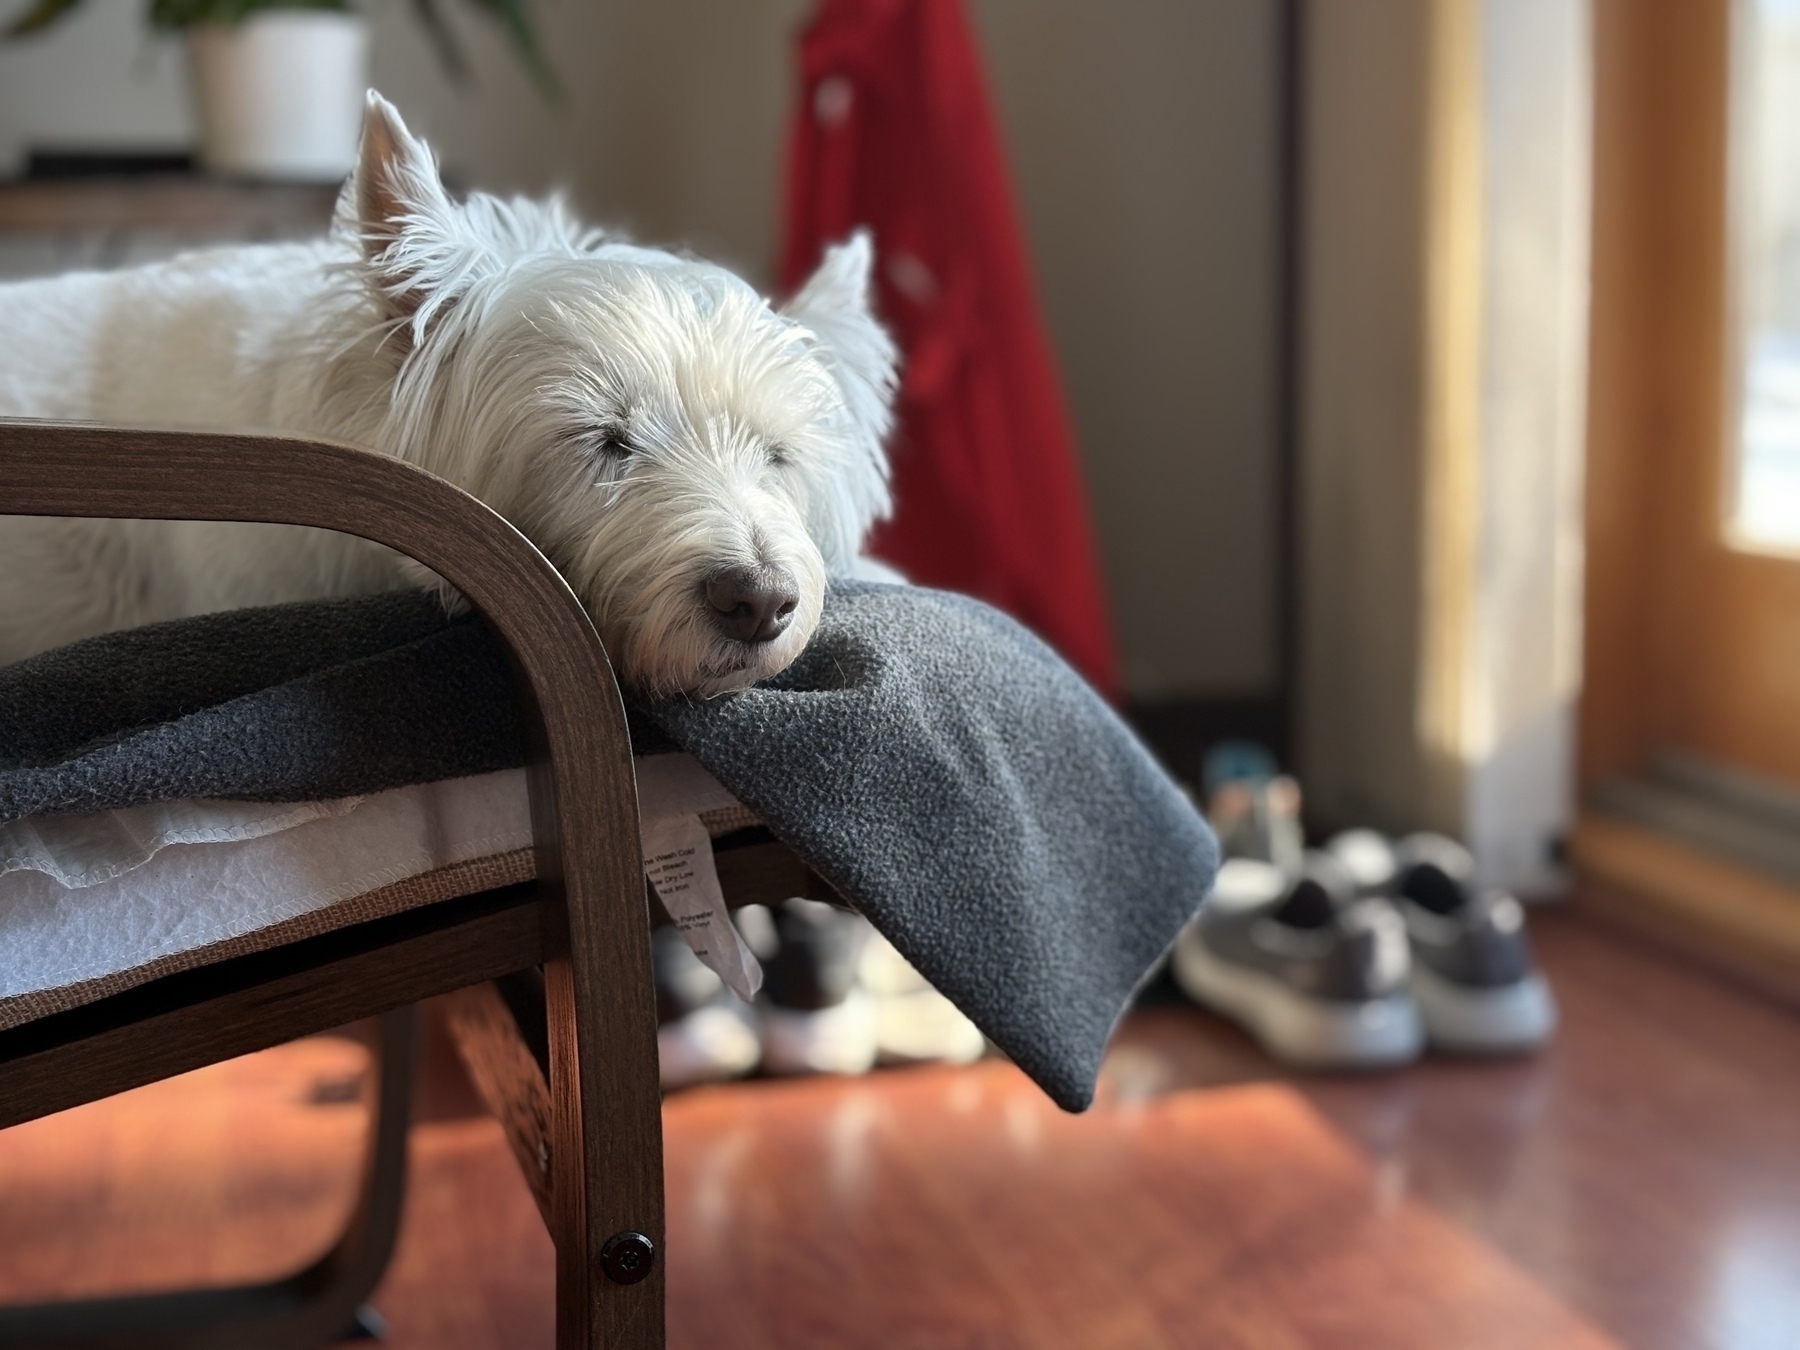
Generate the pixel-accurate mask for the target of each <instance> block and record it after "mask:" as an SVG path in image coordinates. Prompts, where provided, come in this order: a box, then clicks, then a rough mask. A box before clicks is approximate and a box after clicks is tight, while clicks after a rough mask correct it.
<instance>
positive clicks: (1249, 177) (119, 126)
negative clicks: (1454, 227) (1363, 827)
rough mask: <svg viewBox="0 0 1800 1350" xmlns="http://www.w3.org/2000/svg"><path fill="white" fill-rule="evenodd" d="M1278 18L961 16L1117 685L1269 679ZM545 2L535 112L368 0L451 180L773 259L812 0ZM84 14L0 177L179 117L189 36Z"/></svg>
mask: <svg viewBox="0 0 1800 1350" xmlns="http://www.w3.org/2000/svg"><path fill="white" fill-rule="evenodd" d="M446 8H447V9H449V10H450V11H452V13H456V12H457V11H458V6H456V5H455V4H451V5H448V6H446ZM1276 8H1277V6H1276V2H1275V0H1212V2H1211V3H1199V0H1117V2H1116V3H1107V4H1097V3H1093V0H972V4H971V10H972V13H973V16H974V18H975V21H976V24H977V28H978V33H979V36H980V38H981V40H982V42H983V46H984V49H985V53H986V57H987V61H988V65H989V69H990V71H991V73H992V77H993V83H994V89H995V94H996V98H997V100H998V103H999V105H1000V110H1001V116H1002V121H1003V128H1004V134H1005V136H1006V139H1007V141H1008V144H1009V148H1010V152H1011V157H1012V161H1013V164H1014V170H1015V174H1016V180H1017V185H1018V190H1019V195H1020V198H1021V204H1022V207H1023V210H1024V213H1025V216H1026V222H1027V229H1028V233H1029V236H1030V245H1031V249H1032V253H1033V256H1034V260H1035V264H1036V271H1037V275H1038V278H1039V281H1040V286H1041V294H1042V298H1043V303H1044V307H1045V311H1046V313H1047V316H1048V319H1049V323H1050V327H1051V332H1052V338H1053V341H1054V343H1055V346H1056V349H1057V351H1058V353H1059V355H1060V357H1061V359H1062V363H1063V370H1064V375H1065V378H1066V381H1067V385H1068V389H1069V394H1070V398H1071V403H1072V405H1073V409H1074V414H1075V419H1076V423H1077V428H1078V431H1079V434H1080V440H1081V446H1082V454H1083V459H1084V463H1085V468H1086V475H1087V479H1088V483H1089V487H1090V491H1091V495H1092V499H1093V504H1094V512H1095V517H1096V523H1097V526H1098V531H1099V535H1100V543H1101V551H1102V555H1103V560H1104V566H1105V569H1106V574H1107V581H1108V587H1109V592H1110V594H1111V597H1112V603H1113V608H1114V613H1115V617H1116V622H1117V627H1118V632H1119V638H1120V646H1121V650H1122V656H1123V659H1124V668H1125V671H1126V676H1127V680H1128V683H1129V685H1130V687H1131V689H1132V690H1133V692H1134V693H1136V694H1138V695H1139V696H1142V697H1146V698H1151V699H1167V698H1187V697H1203V696H1214V695H1253V694H1257V693H1262V692H1267V691H1269V690H1270V689H1271V687H1272V684H1273V681H1274V677H1275V670H1274V653H1273V627H1274V593H1273V584H1274V557H1273V546H1274V536H1273V526H1274V512H1275V508H1274V495H1273V494H1274V483H1273V478H1272V469H1273V453H1272V434H1273V431H1272V427H1273V421H1272V414H1273V403H1274V365H1273V341H1274V326H1273V319H1274V312H1273V303H1274V268H1275V255H1274V249H1275V242H1276V228H1275V226H1276V221H1275V201H1274V193H1275V179H1274V173H1275V163H1274V135H1275V111H1276V109H1275V98H1276V90H1275V86H1274V62H1275V41H1276V26H1275V25H1276ZM1324 8H1326V9H1330V8H1332V7H1330V6H1326V7H1324ZM538 9H539V12H540V14H541V15H542V18H543V23H544V26H545V29H546V33H547V38H548V44H549V46H550V49H551V50H552V52H553V53H554V54H555V58H556V60H557V63H558V65H559V67H560V69H561V70H562V72H563V74H564V77H565V79H566V82H567V84H568V87H569V95H570V96H569V99H568V101H567V103H566V105H565V106H564V107H562V108H561V109H558V110H554V111H552V110H550V109H547V108H545V107H544V106H543V105H542V104H541V103H540V102H539V101H538V99H537V98H536V96H535V94H534V93H533V92H532V90H531V88H530V86H529V85H528V84H527V82H526V81H525V79H524V77H523V76H522V75H521V73H520V72H519V71H518V70H517V69H516V67H515V66H514V64H513V63H512V61H511V59H510V56H509V54H508V53H507V52H506V51H505V50H504V48H503V47H502V46H501V45H500V44H499V43H497V42H495V41H493V40H491V39H490V38H489V36H488V35H487V34H486V33H485V32H484V31H483V29H482V27H481V25H479V24H478V23H476V22H474V21H462V22H461V23H460V27H461V28H462V29H463V30H464V31H465V32H467V33H469V34H470V35H471V38H472V39H473V40H472V41H471V43H470V47H471V50H472V53H473V56H474V64H475V68H476V83H475V86H474V88H473V89H472V90H468V91H460V90H457V89H454V88H453V87H452V86H450V85H449V83H448V82H447V81H446V80H445V79H444V77H443V76H442V75H441V74H440V73H439V71H438V70H437V68H436V66H435V64H434V63H433V61H432V59H431V56H430V53H429V51H428V49H427V48H426V46H425V44H424V42H423V39H422V37H421V35H420V34H419V32H418V31H417V29H416V28H415V26H414V24H413V21H412V18H411V14H410V6H407V5H403V4H385V5H378V6H375V7H374V13H375V15H376V30H377V31H376V43H375V53H376V56H375V80H376V83H377V84H378V85H379V86H380V87H381V88H382V89H383V91H384V92H386V93H387V94H388V95H389V96H390V97H392V98H394V99H395V100H396V101H397V102H398V103H399V105H400V107H401V109H402V111H403V112H404V113H405V114H406V115H407V117H408V118H409V119H410V120H411V122H412V123H413V124H414V126H415V127H416V128H417V129H419V130H420V131H422V132H423V133H424V134H425V135H427V136H428V137H430V138H431V139H432V140H433V141H434V143H435V144H437V145H438V147H439V148H440V151H441V152H442V154H443V156H444V159H445V161H446V163H447V165H448V167H449V169H450V171H451V172H452V173H453V174H455V175H456V176H457V177H458V178H460V179H461V180H462V181H463V182H464V183H467V184H472V185H479V186H482V187H487V188H493V189H502V190H529V191H537V190H541V189H543V188H545V187H547V186H550V185H552V184H556V183H561V184H564V185H566V186H568V187H569V188H570V190H571V191H572V194H573V196H574V197H575V198H576V200H577V202H578V203H579V205H580V206H581V207H582V209H583V210H584V211H585V212H586V213H588V214H590V215H592V216H593V217H595V218H597V219H600V220H604V221H606V222H608V223H616V222H623V223H625V224H627V225H628V226H630V228H632V229H633V231H634V232H636V233H638V234H640V235H641V236H643V237H645V238H647V239H651V240H655V241H659V242H660V241H668V240H680V241H685V242H687V243H690V244H692V245H694V246H695V247H697V248H699V249H701V250H703V251H706V252H710V253H714V254H717V255H719V256H721V257H722V258H723V259H725V260H727V261H729V262H732V263H734V264H736V265H737V266H739V267H741V268H743V269H745V270H746V271H748V272H749V273H751V274H752V275H755V276H758V277H766V274H767V270H768V268H769V267H770V265H771V264H772V260H773V257H774V253H775V244H776V231H777V191H776V185H777V182H778V172H779V162H780V141H781V130H782V122H783V119H784V117H785V115H786V105H787V98H788V94H789V90H790V87H791V69H790V44H791V35H792V32H793V30H794V28H795V27H796V25H797V24H798V23H799V22H800V21H801V19H802V18H803V16H804V14H805V13H806V12H807V11H808V9H809V5H808V4H807V2H806V0H729V2H723V0H540V3H539V5H538ZM88 10H89V12H87V13H86V14H84V15H83V16H82V17H81V18H80V19H79V21H78V22H77V23H76V24H75V25H72V26H71V27H70V28H69V29H68V30H67V31H64V32H61V33H58V34H56V35H54V36H53V37H51V38H49V39H47V40H45V41H43V42H40V43H36V44H32V45H30V46H21V47H16V48H12V49H10V50H4V51H0V171H3V170H4V168H5V167H6V164H7V162H8V161H9V160H16V157H17V156H18V155H20V154H21V153H22V147H23V145H24V144H25V143H27V142H39V143H42V142H43V141H46V140H51V139H55V140H61V141H63V142H65V143H69V142H80V141H87V142H89V143H94V142H110V143H113V144H128V143H136V144H153V145H154V144H160V145H167V144H169V143H171V142H176V141H179V140H181V139H182V138H183V136H184V135H185V133H186V128H187V121H186V119H187V109H186V105H185V99H184V93H183V87H182V83H181V76H182V66H181V61H180V53H179V50H178V49H176V48H174V47H172V46H170V45H169V44H157V43H153V42H149V41H147V40H146V39H144V38H143V37H142V36H141V35H140V34H139V33H138V30H137V28H136V26H135V16H136V15H137V13H138V6H137V5H135V4H125V3H123V0H90V5H89V7H88ZM134 54H135V55H134Z"/></svg>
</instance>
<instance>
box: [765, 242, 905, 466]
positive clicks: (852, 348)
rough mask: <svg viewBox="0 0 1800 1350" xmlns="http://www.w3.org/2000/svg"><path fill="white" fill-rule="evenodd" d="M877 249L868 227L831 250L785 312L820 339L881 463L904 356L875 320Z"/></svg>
mask: <svg viewBox="0 0 1800 1350" xmlns="http://www.w3.org/2000/svg"><path fill="white" fill-rule="evenodd" d="M874 264H875V249H874V245H873V243H872V242H871V241H870V238H869V232H868V231H867V230H858V231H856V233H854V234H852V235H851V236H850V237H849V238H848V239H846V240H845V241H844V242H843V243H841V244H837V245H835V246H833V247H832V248H829V249H826V250H825V258H824V261H822V262H821V263H820V264H819V267H818V270H817V271H815V272H814V273H813V274H812V275H811V276H810V277H808V278H807V280H806V284H805V285H804V286H802V287H801V288H800V291H799V293H798V294H797V295H795V296H794V298H793V299H792V300H790V301H789V302H788V303H787V305H786V307H785V308H784V309H783V310H782V313H783V314H785V315H786V316H787V317H788V318H790V319H793V320H795V321H796V322H799V323H802V324H805V325H806V327H808V328H810V329H811V330H812V331H813V333H814V335H815V336H817V338H818V339H819V348H820V353H821V355H822V356H823V357H824V358H825V361H826V364H827V365H828V366H829V367H830V369H831V372H832V374H833V375H834V376H836V377H837V381H838V384H839V386H840V387H841V388H842V389H843V391H844V401H845V402H846V403H847V404H848V405H849V409H850V416H851V418H852V419H853V420H854V422H855V423H856V430H857V432H858V438H859V439H860V440H862V442H863V444H864V446H865V448H866V449H867V451H868V453H869V454H870V455H871V456H873V457H874V458H875V459H876V460H877V461H880V460H881V458H882V450H881V446H882V442H883V441H884V440H886V438H887V433H888V427H889V424H890V423H891V422H892V420H893V406H894V389H895V385H896V383H897V366H898V360H899V354H898V352H897V351H896V350H895V348H894V342H893V339H892V338H890V337H889V336H888V334H887V330H886V329H885V328H883V327H882V326H881V324H880V322H879V321H877V319H876V318H875V312H874V308H873V306H872V305H871V303H870V295H869V280H870V274H871V272H872V271H873V269H874Z"/></svg>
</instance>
